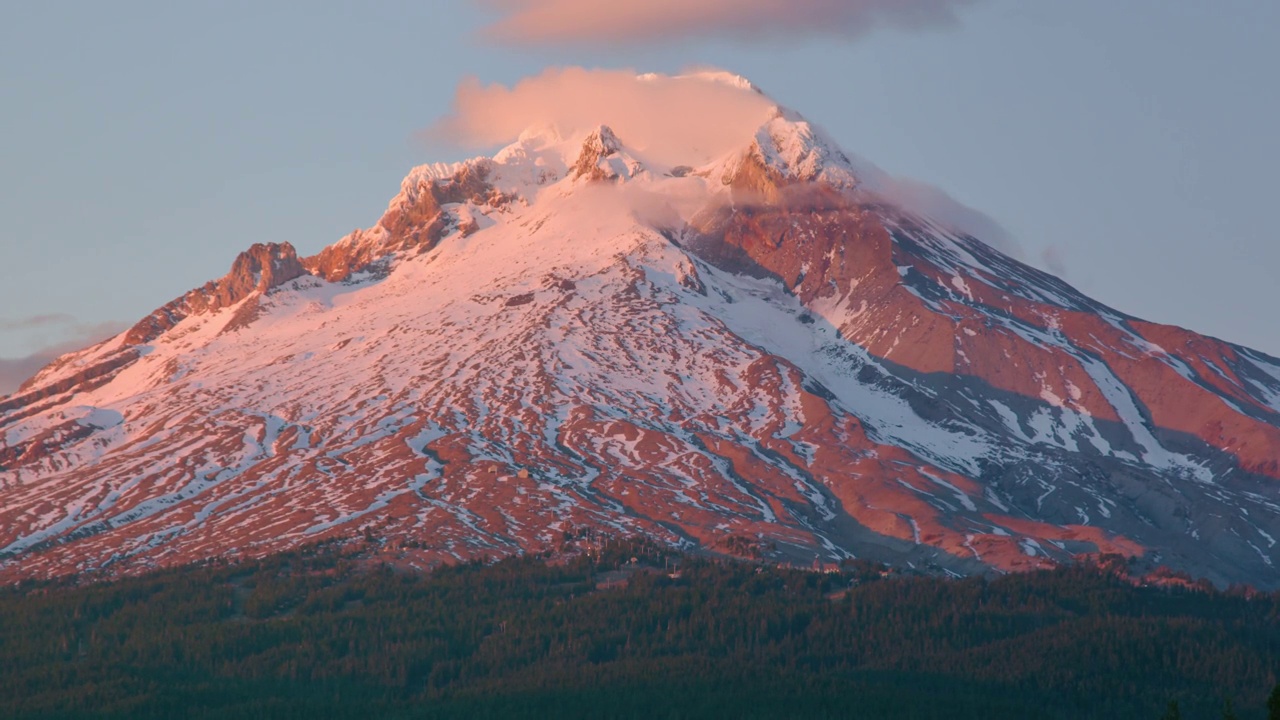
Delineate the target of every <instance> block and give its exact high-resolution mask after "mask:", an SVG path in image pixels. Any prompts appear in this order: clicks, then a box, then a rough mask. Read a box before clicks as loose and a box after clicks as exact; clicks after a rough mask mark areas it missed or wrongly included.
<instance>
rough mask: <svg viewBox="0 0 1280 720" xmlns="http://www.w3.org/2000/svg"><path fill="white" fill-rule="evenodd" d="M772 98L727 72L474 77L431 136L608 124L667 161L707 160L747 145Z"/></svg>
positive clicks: (458, 137)
mask: <svg viewBox="0 0 1280 720" xmlns="http://www.w3.org/2000/svg"><path fill="white" fill-rule="evenodd" d="M775 107H776V106H775V103H774V102H773V101H772V100H770V99H769V98H768V97H766V96H765V95H763V94H761V93H759V92H757V91H755V90H754V89H752V88H750V87H749V86H747V85H746V83H745V81H742V80H740V79H736V78H733V77H732V76H730V75H728V74H724V73H722V74H696V75H686V76H667V75H638V74H636V73H635V72H633V71H630V70H587V69H584V68H577V67H570V68H561V69H549V70H545V71H543V72H542V73H541V74H539V75H536V76H534V77H530V78H526V79H525V80H522V81H520V82H518V83H516V84H515V85H514V86H512V87H506V86H503V85H489V86H484V85H481V84H480V83H479V81H477V80H474V79H469V80H465V81H463V82H462V84H461V85H460V86H459V87H458V92H457V96H456V98H455V100H454V108H453V112H452V114H451V115H450V116H449V117H446V118H445V119H444V120H442V121H441V122H439V123H437V124H436V126H435V127H434V128H433V130H431V131H430V134H431V135H434V136H438V137H443V139H445V140H447V141H449V142H451V143H454V144H460V145H466V146H471V147H488V146H494V145H499V144H502V143H507V142H511V141H513V140H515V139H516V138H517V137H519V136H520V135H521V133H523V132H524V131H525V130H527V129H531V128H533V129H538V128H545V127H552V128H555V129H556V130H557V131H558V132H559V133H560V134H561V135H562V136H565V137H569V136H572V135H574V134H576V133H583V132H588V131H590V130H592V129H594V128H595V127H598V126H600V125H608V126H609V127H610V128H611V129H612V130H613V131H614V132H615V133H617V134H618V137H620V138H622V139H623V142H625V143H626V144H627V146H628V147H629V148H632V149H634V150H637V151H639V152H641V153H642V154H644V155H645V156H646V157H648V158H651V159H653V160H655V161H657V162H660V163H663V164H669V165H675V164H688V163H694V162H699V161H701V162H706V161H710V160H712V159H714V158H717V157H719V156H720V155H723V154H725V153H728V152H731V151H733V150H735V149H737V148H738V147H742V146H744V145H745V144H746V143H747V142H748V141H749V139H750V138H751V137H752V136H753V135H754V134H755V131H756V130H757V129H758V128H759V127H760V125H761V124H763V123H764V122H765V121H766V120H767V119H768V118H769V116H770V115H771V114H772V113H773V112H774V108H775Z"/></svg>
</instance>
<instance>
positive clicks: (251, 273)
mask: <svg viewBox="0 0 1280 720" xmlns="http://www.w3.org/2000/svg"><path fill="white" fill-rule="evenodd" d="M307 274H308V273H307V270H306V268H304V267H303V266H302V262H301V261H300V260H299V259H298V253H297V251H296V250H294V249H293V246H292V245H290V244H289V243H267V244H263V243H257V244H255V245H253V246H251V247H250V248H249V249H248V250H246V251H244V252H242V253H240V254H239V255H238V256H236V259H235V261H234V262H233V263H232V264H231V271H230V272H228V273H227V274H226V275H224V276H222V278H220V279H218V280H212V281H210V282H208V283H205V285H204V286H203V287H200V288H197V289H195V290H192V291H191V292H189V293H187V294H186V295H183V296H182V297H180V298H178V299H176V300H174V301H173V302H170V303H168V304H167V305H165V306H163V307H161V308H159V309H157V310H156V311H155V312H153V313H151V314H150V315H148V316H147V317H145V318H143V319H142V320H141V321H139V322H138V323H137V324H136V325H134V326H133V327H132V328H130V329H129V331H128V333H127V334H126V335H125V343H126V344H128V345H145V344H147V343H149V342H151V341H152V340H154V339H156V338H157V337H159V336H160V335H161V334H162V333H164V332H165V331H167V330H169V329H170V328H172V327H173V326H175V325H177V324H178V323H179V322H181V321H182V320H183V319H185V318H187V317H189V316H191V315H195V314H199V313H207V312H214V311H217V310H221V309H222V308H226V307H231V306H232V305H235V304H236V303H239V302H241V301H242V300H244V299H245V298H248V297H249V296H250V295H253V294H255V293H266V292H269V291H271V290H273V289H274V288H277V287H280V286H281V285H283V284H285V283H287V282H289V281H290V280H296V279H297V278H300V277H302V276H303V275H307Z"/></svg>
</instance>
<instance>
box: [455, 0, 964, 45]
mask: <svg viewBox="0 0 1280 720" xmlns="http://www.w3.org/2000/svg"><path fill="white" fill-rule="evenodd" d="M979 1H980V0H479V2H480V4H482V5H484V6H487V7H490V8H492V9H494V10H495V11H497V13H498V14H499V17H498V19H497V20H496V21H495V22H494V23H493V24H492V25H490V26H489V27H488V28H487V29H486V34H488V35H489V36H490V37H493V38H494V39H497V40H502V41H507V42H518V43H526V44H541V43H559V42H576V43H591V44H607V43H637V44H639V43H653V42H668V41H673V40H681V39H687V38H692V37H719V38H731V39H743V40H760V39H770V38H784V37H793V36H815V35H820V36H831V37H843V38H857V37H860V36H862V35H864V34H866V33H867V32H869V31H871V30H874V29H877V28H879V27H894V28H899V29H920V28H930V27H945V26H947V25H952V24H954V23H955V22H956V21H957V13H958V11H959V10H961V9H962V8H964V7H966V6H969V5H972V4H975V3H976V2H979Z"/></svg>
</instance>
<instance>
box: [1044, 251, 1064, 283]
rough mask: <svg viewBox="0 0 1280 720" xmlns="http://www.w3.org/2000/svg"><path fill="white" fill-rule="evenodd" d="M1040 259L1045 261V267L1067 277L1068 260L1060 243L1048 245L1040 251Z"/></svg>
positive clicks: (1055, 273) (1057, 274)
mask: <svg viewBox="0 0 1280 720" xmlns="http://www.w3.org/2000/svg"><path fill="white" fill-rule="evenodd" d="M1040 261H1041V263H1043V266H1044V269H1045V270H1048V271H1049V272H1051V273H1053V274H1054V275H1056V276H1058V277H1059V278H1062V279H1064V280H1065V279H1066V277H1067V261H1066V258H1065V257H1063V252H1062V248H1061V247H1060V246H1058V245H1048V246H1046V247H1045V249H1044V250H1043V251H1041V253H1040Z"/></svg>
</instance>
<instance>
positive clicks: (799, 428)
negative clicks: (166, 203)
mask: <svg viewBox="0 0 1280 720" xmlns="http://www.w3.org/2000/svg"><path fill="white" fill-rule="evenodd" d="M688 79H689V80H690V81H693V82H697V83H702V84H704V85H705V86H707V87H708V88H723V87H725V86H726V85H727V86H730V87H733V88H735V89H737V90H739V91H741V92H750V93H759V91H758V90H756V89H755V88H754V87H751V86H749V84H746V83H745V81H742V80H741V79H740V78H733V77H728V76H724V75H720V74H705V75H698V76H693V77H691V78H688ZM640 81H644V80H643V78H641V79H640ZM768 105H769V113H768V114H767V115H766V116H765V117H763V118H762V119H761V123H760V125H759V127H758V128H757V129H756V131H755V132H754V134H748V135H746V136H744V137H741V138H739V139H737V140H738V142H737V143H736V145H735V146H734V149H733V150H732V151H730V152H727V153H721V154H717V155H716V156H714V157H707V156H705V155H700V154H696V153H694V154H691V155H690V156H689V157H688V158H687V159H683V160H682V161H681V162H672V160H673V158H672V157H669V155H670V153H664V154H655V153H652V152H650V151H649V149H648V148H647V147H644V146H642V145H641V144H639V143H637V144H630V143H632V140H630V139H629V138H628V137H627V136H626V134H625V133H624V132H615V130H614V129H611V126H610V125H598V126H593V127H583V128H555V127H549V128H534V129H530V130H529V131H527V132H525V133H524V134H523V135H521V136H520V137H519V139H518V140H516V141H515V142H514V143H512V144H510V145H509V146H507V147H505V148H504V149H502V150H501V151H500V152H498V153H496V154H495V155H493V156H492V157H482V158H477V159H473V160H469V161H466V162H463V163H457V164H442V165H429V166H423V167H419V168H416V169H414V170H413V171H412V172H410V173H409V175H408V177H406V178H405V179H404V181H403V182H402V184H401V187H400V192H399V193H398V194H397V195H396V196H395V197H394V198H393V199H392V200H391V203H390V205H389V207H388V208H387V210H386V212H385V214H383V216H382V217H381V219H380V220H379V221H378V222H377V223H376V224H375V225H374V226H373V227H371V228H369V229H366V230H359V231H356V232H354V233H352V234H351V235H349V236H347V237H345V238H343V239H341V240H339V241H338V242H337V243H335V244H333V245H330V246H328V247H326V248H325V249H324V250H323V251H322V252H320V253H319V254H317V255H315V256H312V257H299V255H298V254H297V252H296V251H295V249H294V248H293V247H292V246H290V245H288V244H258V245H254V246H253V247H251V248H249V249H248V250H246V251H245V252H244V253H242V254H241V255H240V256H239V257H238V258H236V260H235V262H234V264H233V266H232V268H231V271H230V272H229V273H228V274H227V275H226V276H224V277H222V278H221V279H219V280H216V281H212V282H210V283H208V284H206V285H205V286H203V287H200V288H197V289H194V290H192V291H191V292H188V293H187V294H185V295H183V296H182V297H180V298H177V299H176V300H173V301H172V302H170V303H168V304H166V305H164V306H163V307H161V308H159V309H158V310H156V311H155V312H153V313H152V314H151V315H149V316H148V317H146V318H143V319H142V320H141V321H140V322H138V323H137V324H136V325H134V326H133V327H132V328H131V329H130V330H128V331H127V332H124V333H122V334H120V335H119V336H117V337H115V338H112V339H110V340H107V341H105V342H103V343H101V344H99V345H96V346H94V347H92V348H89V349H87V350H84V351H81V352H76V353H72V354H69V355H66V356H64V357H62V358H60V359H58V360H57V361H55V362H54V363H53V364H52V365H50V366H49V367H47V368H45V369H44V370H42V371H41V372H39V373H38V374H37V375H36V376H35V377H33V378H32V379H31V380H29V381H28V382H27V383H26V384H25V385H23V387H22V388H21V389H20V390H19V391H17V392H16V393H14V394H13V395H11V396H8V397H6V398H0V578H3V579H7V580H10V581H12V580H17V579H21V578H48V577H57V576H64V575H69V574H80V573H89V574H91V575H94V576H110V575H118V574H132V573H139V572H143V571H145V570H148V569H152V568H155V567H162V566H172V565H177V564H184V563H190V562H198V561H205V560H213V559H218V558H237V557H256V556H262V555H266V554H270V553H273V552H278V551H283V550H287V549H292V548H296V547H299V546H303V545H306V544H309V543H314V542H318V541H324V540H335V541H340V542H350V543H363V547H365V548H366V551H367V552H368V553H369V554H370V556H372V557H376V558H380V559H383V560H386V561H388V562H393V563H400V564H402V565H405V566H411V567H421V568H426V567H430V566H433V565H436V564H439V563H442V562H457V561H465V560H470V559H478V558H489V557H497V556H503V555H511V554H521V553H541V552H555V551H559V550H563V549H564V548H565V547H566V544H572V543H573V542H575V540H576V539H577V538H580V537H583V536H587V535H593V536H594V535H596V534H598V533H608V534H612V535H633V534H634V535H644V536H648V537H651V538H654V539H656V540H658V541H660V542H662V543H666V544H669V545H671V546H673V547H678V548H682V549H685V550H690V551H698V552H708V553H717V554H722V555H731V556H739V557H748V558H753V559H759V560H765V561H778V562H790V563H798V564H808V563H810V562H811V561H813V560H814V558H815V556H816V557H817V558H818V559H819V560H821V561H824V562H836V561H839V560H842V559H845V558H850V557H857V558H866V559H871V560H876V561H879V562H884V563H887V564H890V565H893V566H898V567H903V568H916V569H919V570H921V571H930V572H939V573H943V572H945V573H950V574H955V575H971V574H979V573H989V572H993V571H994V572H1012V571H1019V570H1029V569H1036V568H1043V567H1048V566H1052V565H1056V564H1060V563H1068V562H1072V561H1074V560H1077V559H1079V558H1081V557H1084V556H1098V555H1103V554H1108V555H1121V556H1125V557H1129V558H1134V559H1135V562H1140V563H1145V564H1148V565H1151V566H1154V565H1164V566H1167V567H1169V568H1172V569H1175V570H1179V571H1183V572H1186V573H1188V574H1190V575H1191V576H1194V577H1198V578H1205V579H1208V580H1210V581H1212V582H1214V583H1217V584H1220V585H1225V584H1228V583H1249V584H1252V585H1255V586H1258V587H1263V588H1276V587H1280V571H1277V568H1276V567H1275V563H1276V562H1277V560H1280V549H1278V548H1277V547H1276V540H1275V538H1276V537H1280V360H1277V359H1276V358H1273V357H1269V356H1267V355H1265V354H1263V353H1260V352H1257V351H1253V350H1250V349H1247V348H1244V347H1240V346H1237V345H1233V344H1230V343H1227V342H1223V341H1220V340H1216V339H1213V338H1210V337H1205V336H1202V335H1198V334H1196V333H1193V332H1190V331H1187V330H1183V329H1180V328H1177V327H1170V326H1166V325H1158V324H1154V323H1149V322H1144V321H1142V320H1140V319H1137V318H1134V317H1131V316H1129V315H1126V314H1124V313H1122V312H1120V311H1117V310H1114V309H1111V308H1109V307H1107V306H1105V305H1103V304H1101V303H1098V302H1095V301H1093V300H1091V299H1089V298H1088V297H1085V296H1084V295H1082V294H1081V293H1080V292H1078V291H1077V290H1075V289H1074V288H1072V287H1071V286H1069V285H1068V284H1067V283H1065V282H1063V281H1062V280H1059V279H1057V278H1055V277H1052V276H1051V275H1048V274H1046V273H1044V272H1041V271H1039V270H1036V269H1034V268H1032V267H1030V266H1028V265H1025V264H1023V263H1021V262H1019V261H1018V260H1016V259H1014V258H1013V257H1010V256H1009V255H1007V254H1005V253H1003V252H1001V251H999V250H997V249H996V248H994V247H992V246H991V245H989V244H986V243H984V242H983V239H982V238H980V237H975V236H974V235H973V234H970V233H968V232H965V231H964V230H962V229H960V228H958V227H956V226H954V225H953V224H951V223H949V222H948V221H947V219H946V218H940V217H934V216H931V215H930V214H929V213H928V212H927V211H923V210H921V209H919V208H913V207H911V206H909V205H906V204H903V203H901V202H898V201H896V200H895V199H894V196H893V193H891V192H887V191H886V188H885V184H884V182H883V180H882V179H880V174H879V173H878V171H876V170H874V168H870V167H868V166H866V164H865V163H863V162H862V161H860V160H858V159H857V158H855V157H853V156H851V155H849V154H847V153H845V152H843V151H842V150H841V149H840V148H839V147H837V145H836V144H835V143H834V142H833V141H832V140H831V139H830V138H828V137H827V136H826V135H825V134H824V133H823V132H822V131H821V130H819V129H817V128H815V127H814V126H812V125H811V124H809V123H808V122H807V121H805V120H804V118H803V117H802V116H800V115H799V114H797V113H795V112H793V111H791V110H788V109H786V108H782V107H779V106H777V105H776V104H773V103H771V102H770V103H769V104H768ZM675 159H677V160H680V158H675Z"/></svg>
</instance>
